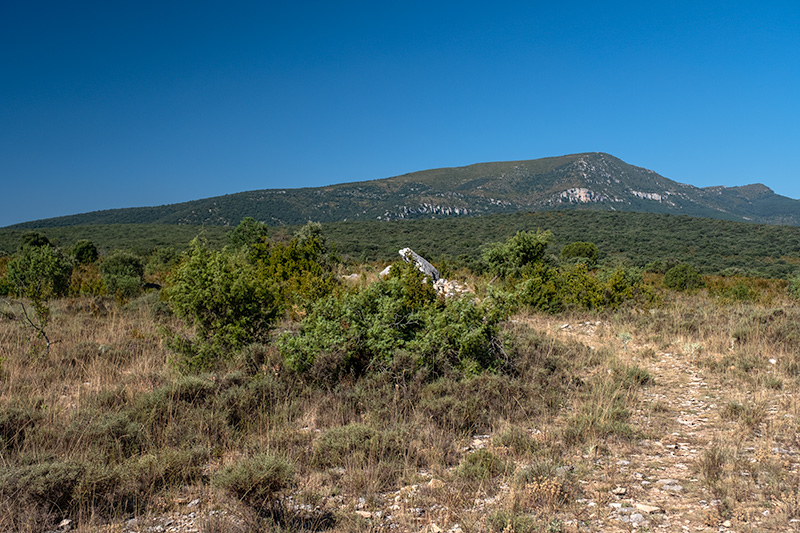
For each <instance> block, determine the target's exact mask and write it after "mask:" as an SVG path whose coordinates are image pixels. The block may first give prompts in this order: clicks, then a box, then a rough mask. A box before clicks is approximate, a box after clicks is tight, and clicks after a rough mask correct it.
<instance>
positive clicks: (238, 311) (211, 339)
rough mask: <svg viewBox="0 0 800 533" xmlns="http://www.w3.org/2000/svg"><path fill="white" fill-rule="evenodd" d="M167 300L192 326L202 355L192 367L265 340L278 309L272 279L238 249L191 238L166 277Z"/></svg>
mask: <svg viewBox="0 0 800 533" xmlns="http://www.w3.org/2000/svg"><path fill="white" fill-rule="evenodd" d="M166 296H167V300H168V301H169V304H170V306H171V307H172V309H173V311H174V312H175V314H176V315H178V316H179V317H181V318H184V319H186V320H187V321H188V322H189V323H190V324H192V325H193V326H194V327H195V328H196V330H197V336H198V338H199V340H200V343H199V345H187V346H186V347H187V353H194V354H202V355H203V357H200V358H199V359H198V360H196V361H195V366H205V365H208V364H210V363H211V360H213V358H214V357H217V356H218V354H219V353H221V352H222V351H226V350H229V349H231V348H236V347H240V346H243V345H244V344H246V343H249V342H253V341H257V340H260V339H264V338H265V337H266V335H267V333H268V331H269V328H270V326H271V324H272V322H273V321H274V320H275V318H276V317H277V316H278V314H279V312H280V301H279V298H278V295H277V291H276V287H275V283H274V282H273V280H272V279H271V278H269V277H265V276H264V275H263V273H262V272H259V271H258V270H257V269H256V267H255V266H254V265H253V264H252V263H251V262H250V261H249V260H248V258H247V256H246V255H245V254H244V253H243V252H241V251H228V250H223V251H214V250H210V249H209V248H207V247H206V246H205V245H203V244H201V243H200V242H199V241H198V240H197V239H195V240H194V241H192V249H191V251H190V253H189V254H188V255H187V256H186V257H185V258H184V260H183V261H182V262H181V264H180V266H179V267H178V268H177V269H176V271H175V272H174V273H173V274H172V275H171V276H170V278H169V281H168V287H167V290H166Z"/></svg>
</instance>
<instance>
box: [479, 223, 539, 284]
mask: <svg viewBox="0 0 800 533" xmlns="http://www.w3.org/2000/svg"><path fill="white" fill-rule="evenodd" d="M551 237H552V234H551V233H550V232H549V231H546V232H544V233H541V232H538V231H537V232H536V233H532V232H530V231H518V232H517V233H516V235H514V236H513V237H509V238H508V239H506V241H505V242H502V243H500V242H497V243H493V244H491V245H489V246H488V248H487V249H486V250H485V251H484V253H483V260H484V261H485V262H486V264H487V266H488V267H489V271H490V272H492V273H494V274H496V275H498V276H500V277H506V276H515V275H518V274H520V273H521V272H522V271H523V270H524V269H526V268H529V267H531V266H533V265H534V264H536V263H539V262H541V261H542V259H543V258H544V254H545V251H546V250H547V244H548V243H549V242H550V238H551Z"/></svg>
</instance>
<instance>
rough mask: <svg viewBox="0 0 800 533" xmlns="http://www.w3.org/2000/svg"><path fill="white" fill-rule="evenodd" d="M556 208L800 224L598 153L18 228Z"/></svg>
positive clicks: (771, 198)
mask: <svg viewBox="0 0 800 533" xmlns="http://www.w3.org/2000/svg"><path fill="white" fill-rule="evenodd" d="M556 209H592V210H613V211H638V212H651V213H673V214H685V215H692V216H701V217H711V218H722V219H728V220H740V221H752V222H761V223H767V224H787V225H800V201H798V200H793V199H791V198H787V197H784V196H780V195H777V194H775V193H774V192H773V191H772V190H771V189H769V188H768V187H766V186H765V185H761V184H754V185H747V186H743V187H722V186H717V187H706V188H698V187H694V186H692V185H687V184H683V183H678V182H675V181H672V180H670V179H667V178H665V177H663V176H660V175H659V174H657V173H655V172H653V171H652V170H647V169H645V168H641V167H636V166H633V165H629V164H627V163H625V162H624V161H622V160H620V159H618V158H616V157H613V156H611V155H609V154H605V153H600V152H597V153H583V154H573V155H565V156H560V157H549V158H543V159H535V160H529V161H508V162H496V163H479V164H475V165H469V166H465V167H455V168H440V169H433V170H424V171H420V172H414V173H410V174H404V175H402V176H395V177H392V178H385V179H379V180H373V181H362V182H354V183H344V184H338V185H330V186H326V187H317V188H302V189H290V188H286V189H265V190H256V191H249V192H242V193H237V194H230V195H225V196H218V197H214V198H207V199H202V200H195V201H191V202H185V203H180V204H172V205H165V206H159V207H141V208H127V209H113V210H106V211H96V212H93V213H85V214H79V215H71V216H65V217H58V218H52V219H46V220H38V221H33V222H28V223H25V224H19V225H18V226H20V227H52V226H70V225H78V224H116V223H161V224H193V225H199V224H206V225H235V224H237V223H238V222H239V221H240V220H241V219H242V218H243V217H245V216H251V217H253V218H256V219H257V220H260V221H263V222H265V223H267V224H269V225H285V224H299V223H304V222H306V221H308V220H315V221H319V222H332V221H341V220H398V219H413V218H443V217H457V216H471V215H473V216H474V215H483V214H490V213H508V212H517V211H539V210H556Z"/></svg>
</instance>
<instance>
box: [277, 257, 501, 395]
mask: <svg viewBox="0 0 800 533" xmlns="http://www.w3.org/2000/svg"><path fill="white" fill-rule="evenodd" d="M392 272H393V274H392V276H391V277H390V278H389V279H387V280H385V281H378V282H376V283H373V284H371V285H369V286H367V287H366V288H364V289H353V290H351V291H349V292H345V293H343V294H340V295H331V296H329V297H327V298H324V299H322V300H320V301H318V302H316V303H315V304H313V305H311V306H310V309H309V311H308V315H307V316H306V317H305V318H304V319H303V320H302V322H301V325H300V332H299V333H297V334H285V335H283V336H281V337H280V339H279V347H280V349H281V353H282V354H283V355H284V357H285V358H286V361H287V363H288V364H289V365H290V366H291V367H292V368H294V369H296V370H299V371H301V372H307V371H309V370H312V368H313V367H314V365H315V363H316V362H317V360H318V358H319V360H320V362H325V363H326V365H327V366H328V370H329V379H333V380H335V379H336V377H337V376H339V375H342V374H345V373H354V374H361V373H362V372H363V371H364V370H366V369H367V368H372V369H373V370H378V369H381V368H386V367H387V366H389V365H390V364H391V361H392V360H393V358H394V356H395V354H396V353H398V352H403V353H410V354H414V357H415V358H416V363H417V365H418V366H420V367H426V368H428V369H430V370H431V371H432V372H433V375H436V374H439V373H441V372H443V371H446V370H447V369H459V370H462V371H465V372H467V373H470V372H477V371H480V370H485V369H494V368H499V366H500V365H501V364H502V350H501V347H500V344H499V342H498V340H497V339H496V333H497V322H498V321H499V319H500V318H501V317H500V316H496V315H497V313H495V312H494V310H493V309H492V308H491V305H490V304H478V303H476V302H475V301H474V300H473V299H472V298H469V297H463V298H454V299H448V300H447V301H445V299H443V298H441V299H440V298H437V296H436V293H435V291H434V290H433V288H432V287H431V284H430V283H428V282H427V281H426V280H425V278H424V277H423V275H422V274H421V273H420V272H419V271H418V270H417V269H416V268H414V266H413V265H405V264H402V263H397V264H395V265H394V266H393V268H392ZM331 363H333V364H331Z"/></svg>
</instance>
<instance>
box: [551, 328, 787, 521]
mask: <svg viewBox="0 0 800 533" xmlns="http://www.w3.org/2000/svg"><path fill="white" fill-rule="evenodd" d="M558 329H559V331H560V333H561V335H562V336H564V337H572V338H576V339H577V340H580V341H581V342H584V343H587V344H590V345H591V344H593V343H597V342H602V341H601V340H600V339H599V338H597V335H596V332H595V327H594V324H591V323H583V324H578V325H562V326H561V327H560V328H558ZM615 336H616V337H617V338H619V335H614V332H611V334H610V335H606V338H609V337H610V338H614V337H615ZM628 340H630V341H631V342H630V344H628ZM623 344H625V345H627V346H625V347H624V348H623V349H621V350H619V349H618V350H617V354H618V356H619V357H620V358H621V359H623V360H625V359H626V358H629V360H630V361H631V362H633V363H635V364H637V365H638V366H640V367H642V368H645V369H646V370H647V371H648V372H649V373H650V375H651V376H652V382H651V383H649V384H647V385H646V386H645V387H644V388H643V390H642V391H641V404H640V406H639V408H638V409H637V410H636V412H635V413H634V415H633V424H634V425H635V426H636V427H638V428H639V429H640V430H642V431H643V432H644V433H647V434H651V435H653V437H652V438H650V439H646V440H641V441H639V442H637V443H636V444H635V445H632V446H630V448H629V449H625V450H619V451H617V453H616V454H615V453H612V454H610V455H608V456H605V457H602V458H598V459H596V460H595V465H596V467H597V468H596V470H595V472H596V474H597V475H596V476H594V477H593V478H589V479H586V480H584V481H583V482H584V483H585V484H586V485H587V486H589V487H594V488H598V487H599V488H600V490H597V491H596V494H599V495H600V497H599V498H596V499H594V500H587V501H586V502H585V503H586V505H587V513H588V519H587V520H586V521H585V522H584V524H583V525H584V526H585V527H587V528H588V530H595V531H631V530H635V529H640V530H643V531H719V532H727V531H730V532H734V531H800V519H798V518H790V519H789V520H788V521H786V522H783V523H776V522H775V521H774V520H771V519H770V518H771V517H770V514H771V510H770V509H768V508H764V507H765V505H764V503H765V502H763V501H761V502H757V501H756V500H757V499H758V495H757V494H755V492H757V491H756V488H757V487H753V486H751V487H749V488H750V489H751V490H753V492H754V494H753V495H752V499H753V500H754V501H753V502H752V504H751V505H747V504H745V505H739V506H736V507H735V508H732V509H731V508H725V506H726V502H724V501H722V500H721V499H719V498H718V497H717V495H715V494H714V493H713V492H712V491H711V490H710V489H709V488H708V486H707V484H706V483H704V471H703V468H704V462H705V463H708V462H709V458H708V457H709V456H711V457H713V455H711V454H710V453H709V451H710V450H715V449H718V448H719V447H721V446H722V447H725V446H735V449H736V451H737V452H738V454H739V457H738V460H739V461H740V462H742V463H745V464H747V463H749V464H756V463H758V462H759V461H761V460H762V459H764V458H765V456H767V458H768V459H772V460H774V461H777V462H779V463H780V465H781V466H782V467H783V468H785V469H788V470H790V471H792V472H797V471H798V468H800V456H798V450H797V449H790V448H784V447H781V446H776V442H775V441H774V440H772V439H769V438H766V439H765V437H766V435H764V434H763V433H766V432H765V431H763V430H764V429H765V427H764V426H770V425H771V424H770V419H769V417H775V416H779V417H786V418H791V417H792V415H789V414H782V413H783V410H782V409H781V405H780V404H781V397H785V396H786V395H789V394H790V393H786V392H776V393H775V394H774V395H773V396H772V397H771V398H769V399H768V404H769V405H767V409H766V410H767V414H768V419H767V421H766V422H765V423H762V424H761V425H760V427H757V428H753V431H752V432H751V434H746V433H743V432H742V431H741V429H740V428H739V427H737V424H736V423H734V422H731V421H730V420H726V419H724V417H723V416H721V410H722V409H724V408H725V406H726V405H727V404H728V403H729V402H732V401H735V400H736V399H738V398H740V397H742V395H744V396H748V395H750V394H751V392H750V391H746V390H742V389H741V385H737V384H736V383H734V382H725V381H724V380H722V379H720V377H719V376H718V375H716V374H713V373H712V372H710V371H709V370H708V369H707V368H704V367H703V365H701V364H699V360H698V358H697V357H696V356H695V354H694V353H692V352H694V350H695V349H696V348H697V346H686V347H685V348H684V350H685V351H688V352H689V354H684V353H675V352H663V351H653V350H652V349H651V350H650V351H649V356H648V357H637V356H636V355H635V354H639V353H647V352H648V350H646V349H643V348H644V347H643V346H642V345H639V344H637V339H626V340H625V341H624V343H623ZM771 363H773V364H774V360H773V361H771ZM713 466H714V465H709V466H708V467H707V468H709V469H710V468H713ZM738 475H739V476H740V477H742V478H748V477H751V476H753V474H752V473H751V472H750V471H748V470H743V471H741V472H738ZM610 485H613V488H611V490H610V491H609V490H607V489H608V487H609V486H610ZM604 489H606V490H605V491H604ZM766 507H769V506H768V505H767V506H766ZM790 514H795V513H790ZM578 529H581V528H578Z"/></svg>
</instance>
